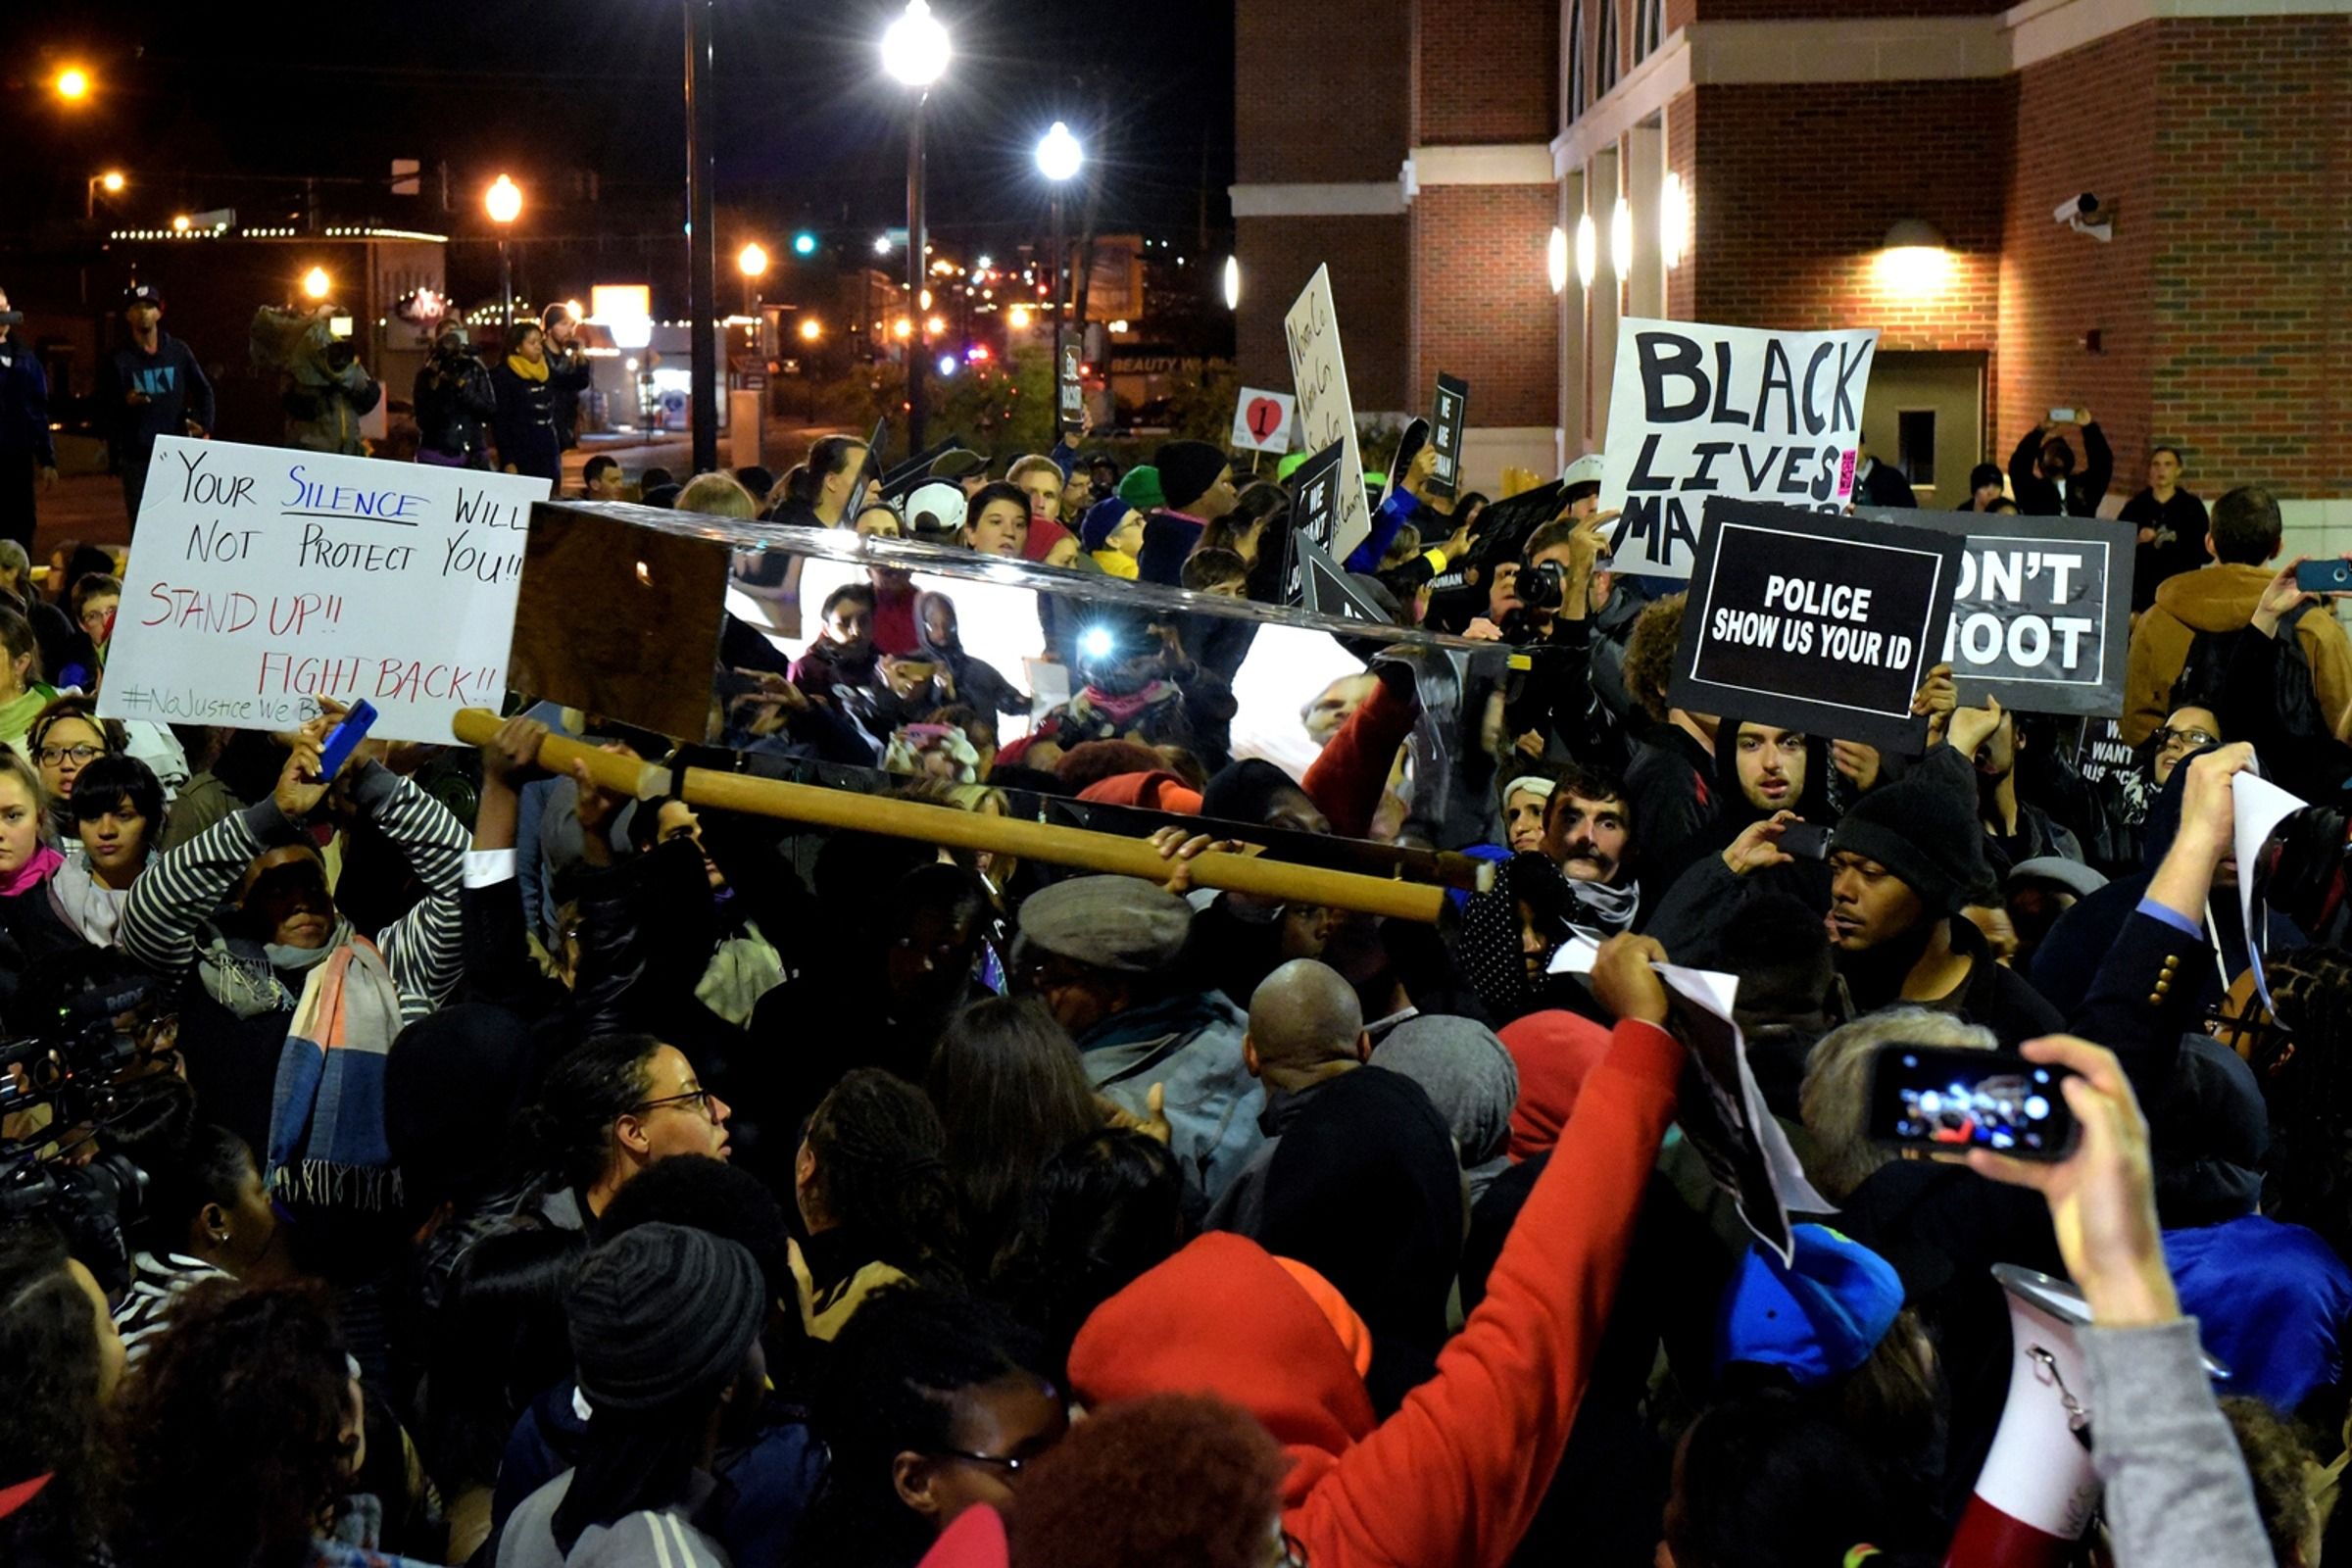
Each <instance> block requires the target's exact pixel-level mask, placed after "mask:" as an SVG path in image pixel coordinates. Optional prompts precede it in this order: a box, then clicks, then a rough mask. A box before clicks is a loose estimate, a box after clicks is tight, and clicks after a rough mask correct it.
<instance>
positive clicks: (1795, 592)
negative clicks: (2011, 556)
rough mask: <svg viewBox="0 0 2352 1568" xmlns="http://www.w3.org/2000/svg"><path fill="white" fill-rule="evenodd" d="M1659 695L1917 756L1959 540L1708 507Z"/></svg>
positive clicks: (1778, 512) (1846, 521) (1824, 518)
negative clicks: (1917, 701)
mask: <svg viewBox="0 0 2352 1568" xmlns="http://www.w3.org/2000/svg"><path fill="white" fill-rule="evenodd" d="M1704 521H1705V524H1706V527H1705V538H1704V541H1703V542H1702V543H1701V545H1700V546H1699V552H1698V561H1697V564H1696V568H1695V569H1694V570H1693V571H1692V573H1691V598H1690V602H1689V604H1688V605H1687V606H1686V607H1685V609H1684V612H1683V631H1682V644H1681V648H1680V651H1679V653H1678V655H1677V657H1676V661H1675V670H1674V682H1673V685H1672V686H1671V687H1670V688H1669V690H1668V692H1667V698H1668V700H1669V701H1670V702H1672V703H1673V704H1674V706H1675V707H1677V708H1682V709H1688V710H1690V711H1692V712H1697V713H1716V714H1720V715H1722V716H1724V717H1725V718H1727V719H1728V718H1735V717H1736V718H1741V719H1754V720H1757V721H1759V722H1764V723H1777V724H1788V725H1790V726H1791V727H1794V728H1798V729H1803V730H1805V731H1807V732H1809V733H1811V734H1815V735H1827V736H1834V737H1836V738H1837V739H1838V740H1849V741H1863V742H1866V743H1868V744H1870V745H1873V746H1878V747H1882V748H1885V749H1887V750H1890V751H1897V752H1911V753H1916V752H1918V751H1919V750H1920V749H1921V748H1922V746H1923V745H1924V743H1925V741H1926V732H1927V725H1926V721H1925V720H1924V719H1915V718H1913V717H1912V716H1911V698H1912V695H1913V694H1914V693H1915V692H1917V691H1918V689H1919V685H1920V682H1921V680H1922V679H1923V678H1924V677H1925V676H1926V674H1927V671H1928V669H1929V667H1930V666H1931V665H1933V664H1934V663H1935V662H1936V659H1937V657H1938V656H1939V655H1940V653H1941V651H1942V647H1943V628H1944V625H1945V623H1946V621H1947V620H1948V619H1949V617H1950V615H1951V612H1952V590H1953V587H1954V585H1955V583H1956V582H1957V580H1958V577H1959V567H1960V541H1959V540H1958V539H1956V538H1954V537H1952V536H1951V535H1950V534H1947V533H1938V532H1936V530H1934V529H1932V528H1905V527H1898V526H1895V525H1893V524H1889V523H1882V522H1873V521H1860V520H1856V519H1854V518H1851V517H1840V516H1834V515H1820V514H1817V513H1810V512H1799V511H1796V510H1794V509H1791V508H1788V507H1770V506H1760V505H1757V504H1755V503H1753V502H1745V501H1725V500H1722V499H1721V498H1715V499H1711V500H1709V501H1708V502H1707V504H1706V512H1705V516H1704Z"/></svg>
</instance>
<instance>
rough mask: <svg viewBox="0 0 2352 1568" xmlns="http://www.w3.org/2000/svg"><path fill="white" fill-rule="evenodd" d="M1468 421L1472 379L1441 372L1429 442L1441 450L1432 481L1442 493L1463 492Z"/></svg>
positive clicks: (1439, 492) (1455, 493)
mask: <svg viewBox="0 0 2352 1568" xmlns="http://www.w3.org/2000/svg"><path fill="white" fill-rule="evenodd" d="M1469 422H1470V383H1469V382H1467V381H1465V380H1463V379H1462V378H1461V377H1460V376H1458V375H1445V374H1440V375H1439V377H1438V399H1437V417H1436V418H1435V419H1433V420H1432V421H1431V428H1430V437H1429V444H1430V445H1431V446H1433V447H1435V448H1436V449H1437V453H1438V471H1437V472H1436V473H1435V474H1433V475H1431V481H1432V484H1433V485H1434V487H1435V488H1436V490H1437V492H1438V494H1440V495H1442V496H1452V495H1458V494H1460V493H1461V487H1462V431H1463V429H1464V427H1466V426H1467V425H1468V424H1469Z"/></svg>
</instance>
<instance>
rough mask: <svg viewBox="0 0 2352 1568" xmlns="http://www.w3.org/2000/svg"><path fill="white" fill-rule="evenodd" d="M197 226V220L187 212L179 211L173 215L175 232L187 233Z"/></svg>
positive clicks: (173, 230) (173, 231)
mask: <svg viewBox="0 0 2352 1568" xmlns="http://www.w3.org/2000/svg"><path fill="white" fill-rule="evenodd" d="M195 226H196V221H195V220H194V219H192V218H190V217H189V216H188V215H187V214H185V213H177V214H174V215H173V216H172V233H174V234H185V233H186V232H187V231H188V230H189V229H191V228H193V227H195Z"/></svg>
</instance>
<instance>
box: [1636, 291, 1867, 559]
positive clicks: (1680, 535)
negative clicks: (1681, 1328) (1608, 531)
mask: <svg viewBox="0 0 2352 1568" xmlns="http://www.w3.org/2000/svg"><path fill="white" fill-rule="evenodd" d="M1878 341H1879V334H1878V333H1877V332H1876V331H1856V332H1771V331H1763V330H1759V329H1756V328H1753V327H1744V326H1703V325H1700V324H1698V323H1696V322H1692V321H1651V320H1642V319H1627V320H1624V321H1621V322H1620V323H1618V330H1617V373H1616V377H1615V379H1614V381H1613V382H1612V383H1611V391H1610V394H1609V444H1608V450H1607V452H1606V453H1605V454H1604V455H1603V459H1602V466H1601V476H1600V505H1601V506H1602V508H1604V509H1607V508H1612V507H1613V508H1616V509H1618V510H1619V511H1621V512H1622V513H1623V515H1622V516H1621V517H1620V518H1619V519H1618V523H1617V529H1616V532H1615V534H1614V535H1613V536H1612V537H1611V539H1610V543H1609V553H1610V554H1611V555H1612V556H1613V557H1614V558H1615V560H1616V564H1617V569H1619V570H1620V571H1632V572H1643V573H1647V574H1649V575H1651V576H1656V577H1688V576H1689V575H1691V564H1692V563H1693V562H1694V561H1695V560H1696V559H1697V557H1698V544H1699V540H1698V529H1699V522H1700V515H1701V509H1702V507H1703V505H1704V503H1705V500H1706V498H1707V497H1709V496H1726V497H1733V498H1737V499H1740V500H1746V501H1771V502H1776V503H1778V504H1780V505H1782V506H1789V507H1802V508H1805V509H1807V510H1809V511H1813V512H1842V511H1844V510H1845V503H1846V500H1847V498H1848V497H1850V496H1851V495H1852V494H1853V490H1854V453H1855V451H1856V449H1857V448H1858V447H1859V446H1860V444H1861V439H1862V399H1863V396H1864V394H1865V393H1866V392H1867V391H1868V390H1869V388H1870V362H1871V356H1872V355H1873V354H1874V353H1875V352H1876V349H1877V346H1878Z"/></svg>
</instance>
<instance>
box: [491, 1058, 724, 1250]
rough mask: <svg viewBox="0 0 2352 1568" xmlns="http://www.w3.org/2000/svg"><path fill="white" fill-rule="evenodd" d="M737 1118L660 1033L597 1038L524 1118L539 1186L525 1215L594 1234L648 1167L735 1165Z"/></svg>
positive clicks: (565, 1064)
mask: <svg viewBox="0 0 2352 1568" xmlns="http://www.w3.org/2000/svg"><path fill="white" fill-rule="evenodd" d="M732 1114H734V1112H733V1111H732V1110H731V1109H730V1108H729V1107H728V1105H727V1103H726V1102H725V1101H723V1100H721V1099H719V1098H718V1096H716V1095H714V1094H712V1093H711V1091H709V1090H708V1089H705V1088H704V1087H703V1086H702V1082H701V1080H700V1079H698V1078H697V1077H696V1076H695V1070H694V1063H692V1062H690V1061H688V1060H687V1059H686V1056H685V1054H684V1053H683V1052H681V1051H679V1050H678V1048H677V1047H675V1046H672V1045H665V1044H663V1043H662V1041H660V1040H657V1039H655V1038H654V1037H653V1036H652V1035H612V1036H608V1037H606V1038H605V1039H602V1040H591V1041H589V1042H588V1043H587V1044H586V1045H583V1046H580V1047H579V1048H577V1049H576V1050H574V1051H572V1052H570V1053H569V1054H566V1055H564V1057H563V1058H562V1059H560V1060H559V1061H557V1063H556V1064H555V1066H554V1067H553V1068H551V1069H550V1070H549V1072H548V1075H547V1081H546V1082H545V1083H544V1084H542V1085H541V1086H540V1090H539V1101H538V1103H537V1104H535V1105H534V1106H532V1107H531V1108H530V1109H529V1110H528V1111H526V1112H525V1113H524V1119H523V1123H522V1125H523V1131H524V1136H525V1138H526V1139H527V1140H528V1143H529V1146H530V1148H531V1150H532V1153H533V1158H534V1159H535V1161H536V1163H535V1166H534V1174H535V1178H536V1179H535V1180H534V1182H533V1184H532V1186H531V1187H530V1189H529V1190H528V1192H527V1193H526V1195H525V1197H524V1199H523V1201H522V1202H521V1203H520V1204H519V1205H518V1206H517V1209H516V1214H517V1216H518V1217H524V1218H528V1219H530V1220H533V1221H535V1222H536V1223H539V1224H542V1225H546V1226H550V1227H552V1228H554V1229H557V1230H567V1231H586V1232H587V1233H588V1234H589V1235H590V1236H591V1237H593V1236H594V1235H595V1234H596V1225H597V1221H598V1219H599V1218H601V1217H602V1216H603V1214H604V1212H605V1209H606V1207H607V1206H608V1205H609V1204H610V1203H611V1202H612V1201H613V1199H614V1198H615V1197H617V1196H618V1195H619V1193H620V1190H621V1188H623V1187H625V1186H626V1185H628V1183H629V1181H630V1180H631V1179H632V1178H634V1177H635V1176H636V1175H637V1174H638V1173H639V1172H640V1171H642V1170H644V1169H645V1168H646V1167H647V1166H649V1165H652V1164H654V1163H655V1162H656V1161H658V1160H662V1159H667V1158H668V1157H669V1156H670V1155H672V1154H708V1155H710V1156H711V1157H712V1158H715V1159H724V1158H726V1157H727V1118H728V1117H729V1116H730V1115H732Z"/></svg>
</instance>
